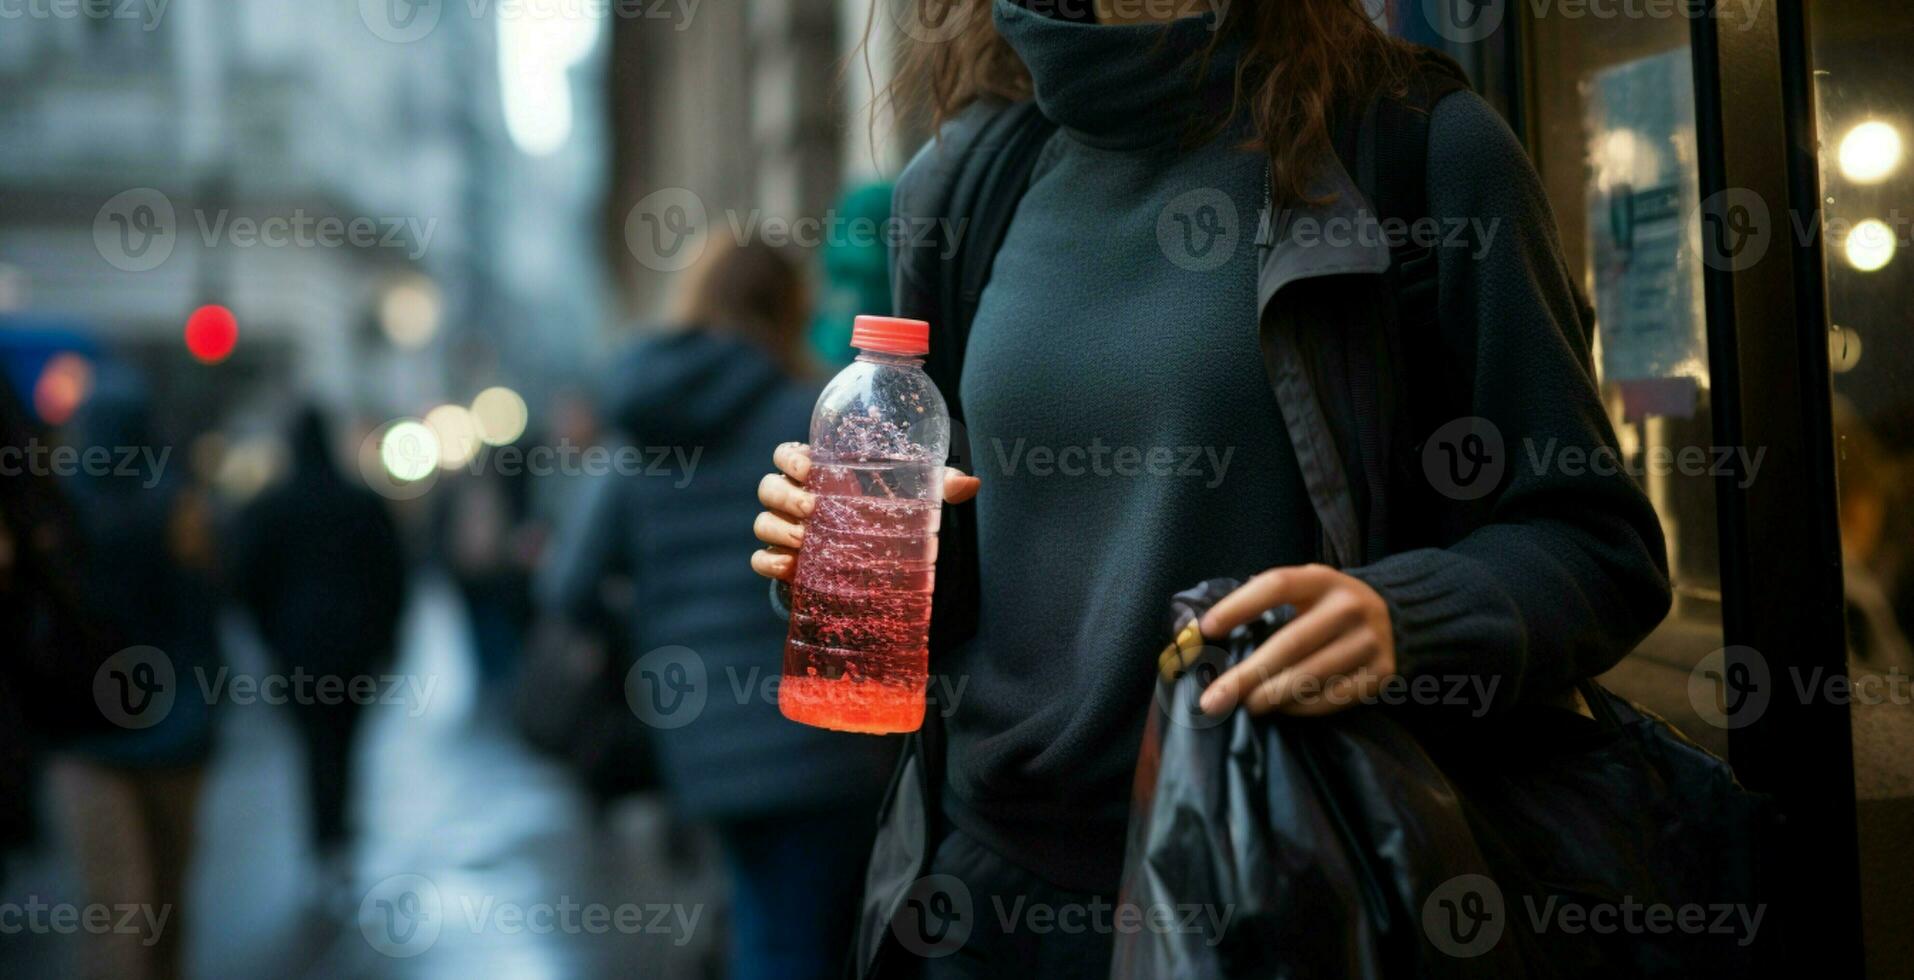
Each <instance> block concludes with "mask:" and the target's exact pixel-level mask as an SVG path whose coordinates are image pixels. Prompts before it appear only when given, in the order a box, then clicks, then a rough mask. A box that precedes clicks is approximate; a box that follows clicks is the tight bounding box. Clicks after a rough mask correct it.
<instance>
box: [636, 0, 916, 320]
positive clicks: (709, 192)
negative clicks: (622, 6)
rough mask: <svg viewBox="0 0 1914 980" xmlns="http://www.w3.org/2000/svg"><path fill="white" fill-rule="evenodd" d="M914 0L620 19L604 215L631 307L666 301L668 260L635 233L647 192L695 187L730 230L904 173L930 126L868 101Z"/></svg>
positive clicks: (752, 4) (757, 1)
mask: <svg viewBox="0 0 1914 980" xmlns="http://www.w3.org/2000/svg"><path fill="white" fill-rule="evenodd" d="M913 2H914V0H740V2H725V3H691V4H689V5H688V6H687V7H685V8H681V9H682V10H689V11H691V12H690V13H689V15H688V16H676V17H664V18H653V17H622V18H616V19H614V21H613V24H612V28H613V32H614V37H613V40H612V44H611V48H612V59H613V63H612V69H611V71H610V73H609V74H608V76H607V83H608V85H609V107H610V117H611V119H612V126H613V131H614V133H615V136H614V143H613V147H612V153H611V161H612V168H613V170H612V176H611V184H610V190H609V194H608V197H607V200H606V208H605V213H604V223H603V226H602V228H603V241H604V247H605V250H606V254H607V255H608V256H609V261H608V265H609V266H610V268H612V269H613V270H614V275H615V276H616V277H617V279H618V282H619V286H620V290H619V292H620V297H621V299H622V301H623V312H624V313H625V314H626V315H627V316H633V317H637V318H639V319H648V318H653V317H656V316H658V315H659V314H660V313H661V312H662V311H663V310H664V309H665V307H666V304H667V303H668V300H669V289H670V283H671V272H670V270H660V269H657V268H651V267H649V266H648V265H647V263H645V262H644V261H641V260H640V256H634V254H633V252H634V249H632V248H631V247H630V244H629V241H628V235H629V234H630V233H631V231H632V229H631V228H630V227H629V226H628V219H629V218H630V217H631V214H632V212H633V209H634V208H635V207H639V206H641V205H640V202H642V201H643V200H644V199H645V198H646V196H647V195H650V194H654V193H657V192H659V191H662V190H670V189H681V190H685V191H689V192H691V193H692V194H693V195H695V196H696V197H697V199H698V200H699V201H701V202H702V204H703V206H704V207H705V210H706V217H707V220H708V221H709V225H710V228H711V230H712V231H714V232H723V231H727V230H731V229H735V228H744V227H748V226H750V225H751V223H752V222H757V223H758V227H763V226H764V223H765V222H766V221H769V222H773V223H779V224H783V223H790V222H795V221H798V220H801V219H806V218H819V217H824V216H826V215H828V214H829V213H830V212H831V211H832V209H833V206H834V202H836V201H837V200H838V198H839V196H840V195H841V194H842V193H843V192H844V191H845V189H846V188H847V187H850V186H853V185H855V184H857V183H860V182H863V181H868V180H873V179H884V178H894V177H895V176H896V175H897V172H898V171H899V170H900V169H902V166H903V164H904V163H905V162H906V161H907V160H908V159H909V152H910V151H911V150H912V149H914V148H915V145H916V143H915V140H916V139H917V138H921V135H922V134H912V133H900V132H898V131H897V130H896V129H895V127H893V126H891V125H889V123H888V120H887V119H883V118H880V119H879V120H878V122H877V124H876V125H872V118H871V115H870V107H871V102H872V98H873V95H874V93H876V92H881V91H882V90H883V88H884V86H885V85H886V84H887V83H888V80H889V78H890V77H891V75H892V74H893V73H894V65H895V57H896V52H897V47H898V45H897V38H898V37H899V32H898V24H899V23H900V20H899V16H900V14H899V12H900V11H902V10H903V9H904V8H905V6H906V5H907V4H909V3H913ZM636 251H637V252H639V253H641V255H642V253H643V252H644V249H643V248H639V249H637V250H636Z"/></svg>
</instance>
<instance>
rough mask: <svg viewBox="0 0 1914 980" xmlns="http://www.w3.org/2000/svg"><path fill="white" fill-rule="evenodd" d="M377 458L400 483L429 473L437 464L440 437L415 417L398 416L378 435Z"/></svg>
mask: <svg viewBox="0 0 1914 980" xmlns="http://www.w3.org/2000/svg"><path fill="white" fill-rule="evenodd" d="M379 462H380V464H381V465H383V466H384V467H385V471H386V474H387V475H389V476H391V477H392V478H393V479H394V480H397V481H398V482H400V483H412V482H414V481H417V480H423V479H425V478H426V477H428V476H431V475H432V473H433V471H435V470H437V469H438V466H439V437H438V436H437V435H435V434H433V432H432V428H431V426H428V425H426V424H425V423H424V422H420V421H418V420H416V419H400V420H399V421H397V422H394V423H392V424H391V425H390V426H388V427H386V430H385V435H383V436H381V437H380V438H379Z"/></svg>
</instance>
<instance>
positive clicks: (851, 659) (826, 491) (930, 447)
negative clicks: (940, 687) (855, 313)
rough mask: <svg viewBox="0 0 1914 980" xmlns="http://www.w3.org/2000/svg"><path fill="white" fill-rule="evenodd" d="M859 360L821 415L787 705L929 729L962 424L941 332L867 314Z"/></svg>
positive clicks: (809, 719) (860, 724)
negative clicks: (936, 362) (939, 571)
mask: <svg viewBox="0 0 1914 980" xmlns="http://www.w3.org/2000/svg"><path fill="white" fill-rule="evenodd" d="M851 346H852V347H855V348H857V349H858V355H857V360H855V361H853V362H851V365H850V366H849V367H847V368H845V369H844V370H843V371H842V372H841V373H839V374H838V376H837V377H835V378H833V379H831V383H830V384H829V385H827V386H826V387H825V389H824V393H823V394H822V395H820V396H818V400H817V408H816V409H814V410H813V411H812V413H811V475H810V479H809V480H808V481H807V482H806V487H807V489H809V490H810V491H811V492H812V493H813V494H816V496H817V508H816V509H815V510H814V511H812V513H811V516H810V518H809V519H808V520H806V521H805V524H804V540H803V542H802V546H801V547H800V548H799V549H798V554H797V570H796V575H795V576H793V578H792V581H791V628H790V632H789V633H788V634H787V635H786V638H785V641H784V676H783V678H782V679H781V680H780V681H779V685H778V709H779V710H780V711H782V712H783V713H784V716H785V717H786V718H790V719H792V720H794V721H801V722H804V723H805V724H807V725H816V726H818V727H820V728H834V729H837V730H839V731H846V732H870V733H874V734H875V733H885V732H909V731H915V730H917V728H918V727H919V726H920V725H922V724H923V723H924V688H925V685H926V683H927V682H928V680H929V676H930V655H929V650H928V647H927V643H928V640H929V634H930V594H931V587H932V584H933V579H934V576H935V573H936V564H937V525H938V521H939V519H940V517H941V514H942V509H943V502H944V458H945V456H946V454H948V452H949V451H950V415H949V412H948V411H947V410H946V409H945V407H944V396H943V395H942V394H939V393H938V391H937V386H936V385H934V384H932V383H931V380H930V377H929V376H928V375H926V374H925V373H924V366H923V365H924V361H923V357H924V354H925V353H927V352H928V351H929V350H930V324H928V323H925V322H923V321H922V320H905V319H900V318H897V317H887V316H860V317H858V318H857V319H856V321H854V324H853V327H852V330H851Z"/></svg>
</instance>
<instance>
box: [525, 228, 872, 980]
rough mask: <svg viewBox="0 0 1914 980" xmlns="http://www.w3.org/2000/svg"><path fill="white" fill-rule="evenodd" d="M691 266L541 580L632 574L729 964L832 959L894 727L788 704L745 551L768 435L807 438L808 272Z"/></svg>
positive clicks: (665, 726)
mask: <svg viewBox="0 0 1914 980" xmlns="http://www.w3.org/2000/svg"><path fill="white" fill-rule="evenodd" d="M688 285H689V289H688V290H687V293H686V296H687V302H686V303H685V306H684V310H683V311H682V313H681V316H680V319H681V321H682V322H683V323H685V324H686V328H685V329H683V330H681V331H679V332H677V333H674V334H671V335H669V336H665V337H661V338H658V339H654V340H649V341H646V342H643V343H641V344H639V345H638V346H637V347H636V348H635V349H634V350H632V351H631V352H630V354H629V356H628V357H626V358H625V359H624V360H623V361H622V363H621V364H620V365H619V366H618V368H617V369H616V371H615V372H614V375H613V397H612V398H611V408H610V411H609V412H608V413H607V417H608V418H609V419H610V420H611V421H612V422H613V424H615V425H616V426H618V427H619V428H620V429H621V430H622V435H623V437H624V440H625V442H624V446H623V448H624V449H626V450H627V452H626V453H625V455H624V457H623V459H624V460H625V462H626V463H627V464H631V465H627V466H620V467H614V468H613V469H614V472H612V473H610V474H608V475H605V476H602V477H601V478H599V479H597V480H596V481H595V482H594V485H593V486H591V487H590V488H589V489H588V491H587V492H586V493H585V494H584V495H583V496H584V498H585V500H586V503H585V504H584V505H583V506H582V507H581V508H580V510H579V511H578V512H577V513H575V514H574V515H573V517H574V520H572V521H571V522H570V523H569V524H568V525H567V526H565V527H562V528H561V529H560V530H559V539H558V543H557V546H556V548H555V549H554V553H553V555H552V557H551V559H550V560H549V563H548V565H547V567H546V568H545V569H544V570H543V576H542V578H541V581H540V592H541V596H542V598H543V600H544V601H545V603H546V604H547V606H548V607H551V608H555V609H558V610H561V611H564V612H567V613H570V614H574V615H579V614H584V613H586V612H588V611H589V610H590V608H591V607H592V604H593V603H594V602H595V601H596V598H597V593H598V585H599V583H600V581H601V580H602V579H603V578H604V577H605V576H607V575H608V574H612V573H614V572H618V571H623V572H625V573H626V574H628V575H629V577H630V579H631V583H632V593H633V596H634V598H633V600H632V605H631V608H630V635H631V638H632V646H631V650H632V656H633V658H634V659H633V660H632V661H631V662H630V663H629V664H628V665H627V668H628V670H627V671H623V672H621V673H623V674H624V676H625V692H626V697H627V698H628V699H629V700H630V701H631V707H632V710H633V711H634V712H636V713H637V714H638V716H639V718H640V719H641V720H643V721H644V722H646V723H647V725H648V726H649V728H648V729H647V735H648V736H649V737H650V740H651V741H652V743H653V744H654V746H655V749H656V752H655V754H656V756H657V758H658V762H659V765H660V767H661V769H662V775H663V780H664V784H665V787H666V789H667V792H668V795H669V799H670V801H671V803H672V805H673V807H674V809H675V810H676V811H677V812H678V813H680V814H682V815H685V816H687V817H691V818H694V819H701V820H705V821H709V822H710V823H711V824H713V825H714V826H715V827H716V829H717V832H718V836H719V838H720V842H721V844H722V846H723V850H724V854H725V861H726V865H727V872H728V874H729V877H730V884H731V900H732V915H731V924H732V934H731V956H730V958H731V963H730V970H731V973H730V975H731V976H732V977H734V978H757V977H779V978H805V977H829V976H836V975H837V974H838V973H839V971H840V970H841V968H842V966H843V962H844V955H845V952H846V950H847V949H848V948H849V941H850V932H851V927H852V922H853V917H854V907H855V904H856V901H857V895H858V891H859V888H860V887H861V883H862V871H863V867H864V858H865V855H866V854H868V853H869V845H870V841H871V834H872V830H873V826H874V819H875V814H876V807H877V802H878V799H879V797H880V796H881V794H882V792H883V788H884V785H885V781H886V778H887V776H888V774H889V771H890V769H891V767H892V765H893V763H894V762H895V759H896V755H897V742H896V741H895V740H893V739H887V738H874V737H871V736H865V735H846V734H841V733H835V732H826V731H822V730H820V729H815V728H809V727H806V726H803V725H799V724H796V723H794V722H791V721H788V720H786V719H785V718H784V717H783V716H782V715H780V714H779V713H778V707H777V702H776V694H775V691H776V688H775V681H776V679H777V678H778V677H779V676H780V673H781V670H782V656H783V648H784V631H785V621H784V619H783V618H782V617H781V616H780V615H779V614H778V613H777V612H776V611H775V610H774V609H773V607H772V605H771V602H770V599H769V595H768V594H767V590H766V588H765V585H764V582H763V580H762V579H759V578H757V577H756V576H754V575H753V574H752V573H751V570H750V569H748V568H746V567H744V566H743V565H742V563H740V562H738V561H737V554H738V550H739V548H740V546H741V545H742V544H743V541H742V540H740V537H739V530H738V529H739V527H740V526H741V525H742V523H743V522H745V521H746V520H748V518H749V517H750V515H751V514H752V512H753V511H755V510H756V502H755V500H754V497H753V491H754V489H755V488H756V486H757V483H758V476H759V474H758V468H759V464H758V462H757V459H758V456H759V455H760V453H761V452H762V447H763V446H764V445H766V441H767V440H769V441H770V442H781V441H785V440H791V439H799V438H802V437H803V434H804V432H805V429H806V426H807V422H808V419H809V417H810V412H811V406H812V404H813V403H814V402H815V401H816V399H817V393H818V388H817V386H816V385H815V384H814V383H812V382H811V381H809V380H808V379H804V378H802V377H801V370H802V368H801V366H800V365H801V364H802V359H801V355H800V353H799V350H800V345H801V344H802V343H803V339H804V326H805V323H806V316H807V313H806V306H807V305H808V304H807V303H806V302H805V299H804V295H805V292H804V286H803V280H802V278H801V276H800V273H799V271H798V269H797V268H796V267H795V266H793V265H792V264H791V263H790V262H789V260H787V259H786V258H785V257H784V256H783V255H782V254H780V253H779V252H777V251H776V250H775V249H773V248H771V247H769V246H766V245H763V244H757V243H754V244H746V245H736V246H727V247H722V248H719V249H714V251H713V252H712V253H711V254H709V255H707V256H706V257H705V258H704V260H703V262H702V264H701V265H699V266H698V267H695V268H694V270H693V271H692V273H691V280H690V282H689V284H688ZM612 445H613V446H614V447H617V446H618V445H619V443H618V442H616V441H614V442H612ZM630 449H636V450H638V452H637V453H635V454H633V453H631V452H629V451H628V450H630ZM614 458H616V457H614Z"/></svg>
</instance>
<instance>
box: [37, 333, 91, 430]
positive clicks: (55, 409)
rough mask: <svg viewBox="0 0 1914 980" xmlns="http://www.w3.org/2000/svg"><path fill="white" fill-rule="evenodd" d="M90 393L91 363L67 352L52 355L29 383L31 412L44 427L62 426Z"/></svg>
mask: <svg viewBox="0 0 1914 980" xmlns="http://www.w3.org/2000/svg"><path fill="white" fill-rule="evenodd" d="M92 392H93V365H92V363H91V362H89V361H88V360H87V359H86V358H84V357H81V356H80V355H78V354H75V353H73V352H71V351H65V352H62V353H59V354H55V355H53V356H52V357H51V358H49V359H48V360H47V363H46V366H45V367H43V368H41V369H40V377H39V379H38V380H36V381H34V383H33V410H34V411H35V412H37V413H39V416H40V421H42V422H45V423H46V424H48V425H65V424H66V423H67V422H68V421H69V420H70V419H72V418H73V413H74V412H76V411H78V410H79V408H80V406H81V405H82V404H84V403H85V402H86V396H87V395H89V394H91V393H92Z"/></svg>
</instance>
